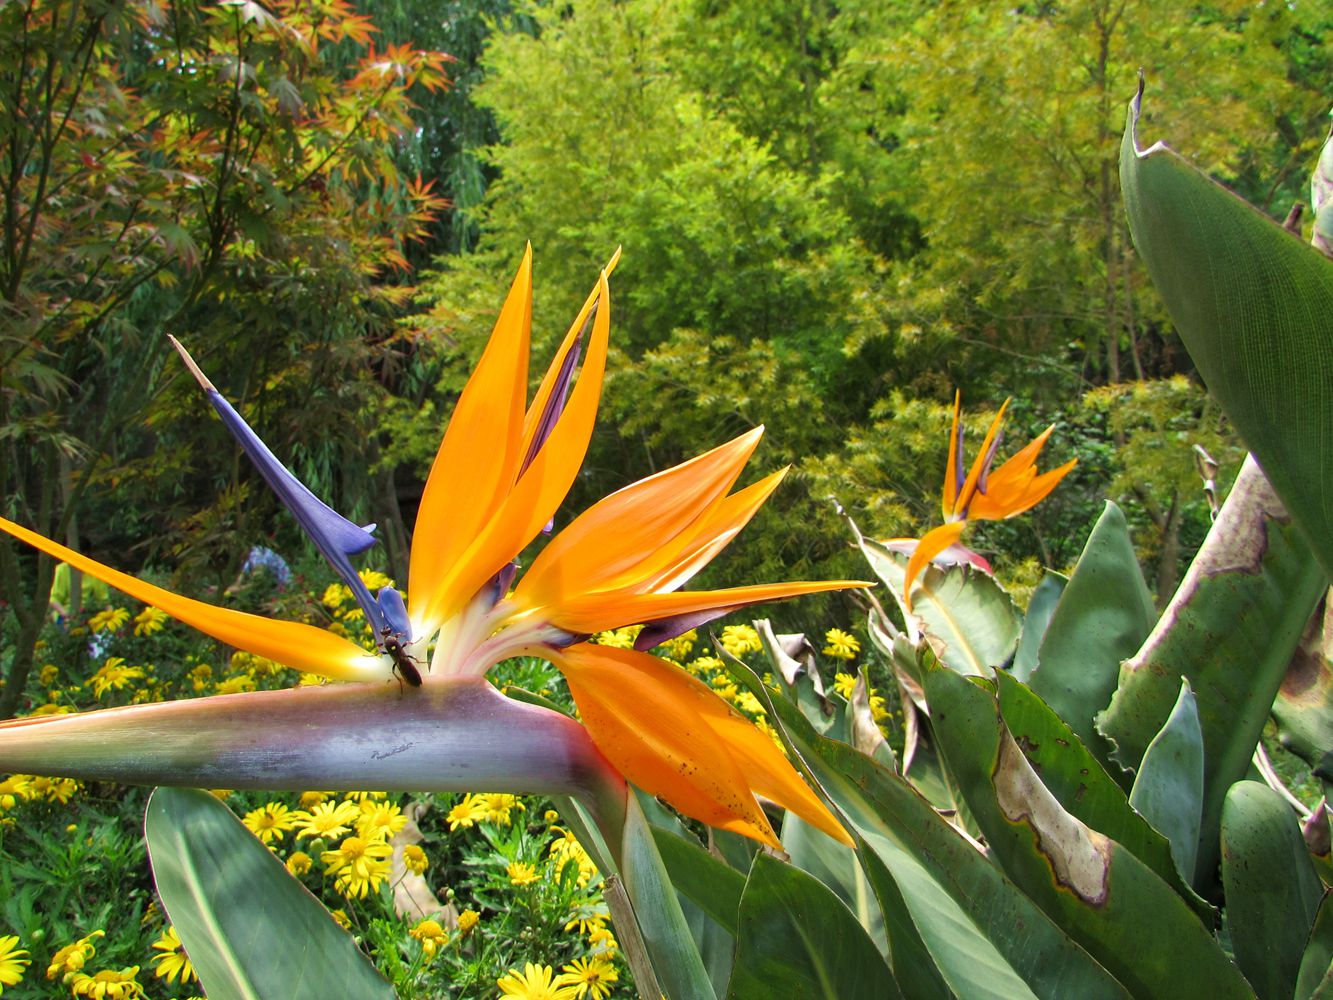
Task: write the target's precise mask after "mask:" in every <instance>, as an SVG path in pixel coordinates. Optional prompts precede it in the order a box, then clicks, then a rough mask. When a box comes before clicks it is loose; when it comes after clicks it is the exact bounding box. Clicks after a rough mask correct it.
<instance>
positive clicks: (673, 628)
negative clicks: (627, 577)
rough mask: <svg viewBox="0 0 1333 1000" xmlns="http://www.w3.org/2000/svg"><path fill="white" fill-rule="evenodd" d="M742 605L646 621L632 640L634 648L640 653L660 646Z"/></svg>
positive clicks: (707, 609)
mask: <svg viewBox="0 0 1333 1000" xmlns="http://www.w3.org/2000/svg"><path fill="white" fill-rule="evenodd" d="M743 607H745V605H744V604H735V605H732V606H731V607H729V608H705V609H704V610H702V611H691V612H689V613H688V614H683V615H673V616H672V617H670V618H659V619H657V620H656V621H652V622H648V623H647V624H646V625H644V627H643V631H642V632H640V633H639V636H638V638H637V639H635V640H634V648H635V649H637V650H638V651H639V652H640V653H646V652H648V650H650V649H652V648H653V647H654V646H660V645H662V643H664V642H669V641H670V640H672V639H674V638H676V636H678V635H684V634H685V633H686V632H688V631H689V630H690V629H692V628H698V627H699V626H700V625H707V624H708V623H709V622H711V621H714V620H716V619H718V618H721V617H722V616H723V615H729V614H731V613H732V612H733V611H738V610H740V609H741V608H743Z"/></svg>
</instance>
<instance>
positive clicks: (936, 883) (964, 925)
mask: <svg viewBox="0 0 1333 1000" xmlns="http://www.w3.org/2000/svg"><path fill="white" fill-rule="evenodd" d="M728 669H729V670H730V671H731V673H732V676H734V677H735V678H736V679H737V681H738V682H739V683H740V684H742V685H743V686H744V687H745V688H746V689H747V690H749V691H750V692H751V693H752V694H754V696H755V697H756V698H758V699H759V700H760V703H761V704H764V705H765V706H766V708H767V709H768V713H769V715H768V717H769V719H770V721H771V722H772V724H773V725H774V726H776V727H777V729H778V731H779V733H780V734H781V735H782V736H783V738H784V740H786V741H787V742H788V745H789V747H790V748H791V750H792V753H793V763H794V764H796V765H797V766H798V767H801V768H802V769H803V770H804V772H805V773H806V775H807V777H808V778H809V779H810V780H811V781H812V783H814V785H815V787H817V788H820V789H822V790H823V791H824V793H825V794H826V795H827V796H828V797H829V798H830V799H831V800H832V802H833V803H834V804H835V805H836V806H837V807H838V809H839V811H840V813H841V815H842V818H843V820H844V823H845V824H847V828H848V829H849V830H850V831H852V832H853V834H854V835H855V836H856V837H857V838H858V839H859V841H860V844H861V847H860V850H861V853H862V854H863V855H865V854H866V853H867V852H869V853H872V854H873V855H874V858H875V860H876V861H877V862H878V863H879V864H880V865H882V866H883V868H884V869H885V870H886V871H887V872H888V873H889V874H890V875H891V877H892V883H893V884H894V885H896V887H897V889H898V891H899V893H900V894H901V900H902V908H903V909H905V910H906V912H907V914H908V915H909V917H910V920H911V922H912V923H913V925H914V926H915V928H916V931H917V933H918V934H919V936H920V940H921V942H922V944H923V946H924V948H925V949H926V951H927V952H929V955H930V958H931V960H932V961H933V962H934V964H935V965H936V967H937V968H938V970H939V974H940V976H941V977H942V979H943V980H944V982H945V983H946V984H947V985H948V987H949V989H951V990H952V991H953V992H954V993H955V994H957V995H958V996H962V997H969V998H973V997H975V998H980V1000H985V998H995V1000H1015V998H1020V997H1031V996H1037V997H1042V998H1056V997H1070V996H1077V997H1080V998H1098V997H1127V996H1128V995H1129V994H1128V992H1127V991H1126V990H1125V989H1124V988H1123V987H1121V986H1120V985H1119V984H1118V983H1116V982H1115V980H1113V979H1112V978H1111V976H1110V975H1109V974H1108V973H1107V972H1106V970H1105V969H1103V968H1102V967H1101V966H1100V965H1099V964H1098V963H1097V962H1095V961H1094V960H1093V959H1092V958H1091V956H1089V955H1088V954H1087V953H1086V952H1085V951H1084V950H1083V949H1082V948H1081V947H1079V946H1078V945H1077V944H1075V943H1074V942H1073V941H1072V940H1071V939H1070V938H1069V937H1068V936H1067V935H1066V934H1065V933H1064V931H1063V930H1061V929H1060V928H1059V927H1058V926H1056V925H1055V924H1054V923H1053V922H1052V921H1051V920H1050V919H1049V918H1048V917H1047V916H1046V915H1045V914H1044V913H1043V912H1042V911H1041V909H1040V908H1039V907H1038V906H1037V905H1036V904H1035V903H1033V901H1032V900H1031V899H1029V898H1028V897H1027V896H1025V895H1024V894H1023V893H1022V892H1020V891H1019V890H1018V889H1017V887H1016V886H1015V885H1014V884H1013V883H1012V882H1010V881H1009V879H1007V878H1006V877H1005V876H1004V874H1003V873H1002V872H1001V871H1000V870H999V869H998V868H997V867H996V866H995V865H993V864H992V863H991V862H990V861H989V860H987V858H986V857H985V856H984V855H983V854H982V853H981V852H980V851H978V850H977V849H976V847H975V846H974V845H973V844H971V843H969V842H968V841H967V840H966V839H965V838H964V837H963V836H962V835H961V834H960V833H959V832H958V831H957V830H955V829H954V828H953V827H951V826H950V825H949V824H948V823H947V822H946V821H945V820H944V819H943V818H942V817H941V816H940V815H939V813H937V812H936V811H935V810H934V809H933V808H932V807H931V805H930V803H929V802H927V801H926V800H925V799H924V798H922V796H921V795H920V794H918V793H917V792H916V790H915V789H913V788H912V787H911V786H910V785H909V784H908V783H907V782H906V781H905V780H904V779H903V778H901V777H900V776H898V775H896V774H894V773H893V772H892V771H890V770H889V769H888V768H886V767H884V766H883V765H881V764H879V763H877V762H875V761H874V760H872V759H870V758H869V757H866V756H865V755H864V754H860V753H857V752H856V751H855V750H853V749H852V748H851V747H849V746H847V744H845V743H840V742H838V741H837V740H830V739H827V738H825V737H822V736H820V735H819V734H818V733H816V732H815V730H814V728H813V727H812V726H811V725H810V723H809V722H808V720H806V718H805V716H804V715H802V714H801V712H800V710H799V709H797V708H796V707H795V706H794V705H793V704H792V702H791V701H790V700H789V699H786V698H780V697H776V696H771V693H770V692H769V691H768V690H766V689H765V688H764V686H763V684H762V683H760V681H759V678H758V677H756V676H755V674H754V672H753V671H751V670H749V669H748V668H746V667H744V666H741V665H737V664H729V667H728ZM868 874H871V875H872V878H874V877H875V869H874V868H873V867H872V868H871V870H870V872H869V873H868ZM874 884H875V885H876V890H877V891H878V892H880V898H881V905H883V904H884V901H885V899H886V895H885V893H884V892H883V888H884V885H885V883H884V881H883V880H882V879H881V878H875V883H874ZM888 912H890V913H895V914H897V913H898V911H897V910H896V909H895V908H894V907H893V906H892V905H890V907H889V910H888ZM1016 927H1022V928H1023V933H1022V934H1015V933H1014V929H1015V928H1016ZM900 982H905V980H900ZM925 995H927V996H928V995H929V994H925Z"/></svg>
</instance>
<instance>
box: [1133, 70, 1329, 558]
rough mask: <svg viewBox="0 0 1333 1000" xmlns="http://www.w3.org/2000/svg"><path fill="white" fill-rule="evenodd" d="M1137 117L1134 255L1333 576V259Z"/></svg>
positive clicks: (1203, 372)
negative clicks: (1157, 139) (1156, 137)
mask: <svg viewBox="0 0 1333 1000" xmlns="http://www.w3.org/2000/svg"><path fill="white" fill-rule="evenodd" d="M1142 96H1143V95H1142V93H1140V94H1139V95H1138V96H1136V97H1135V98H1134V100H1133V101H1132V102H1131V103H1130V106H1129V116H1128V127H1127V128H1126V129H1125V137H1124V142H1123V143H1122V145H1121V151H1120V185H1121V189H1122V190H1123V191H1124V195H1125V208H1126V210H1127V212H1128V215H1129V229H1130V233H1131V234H1132V235H1133V237H1134V245H1135V246H1136V247H1137V248H1138V251H1139V254H1140V255H1141V256H1142V257H1143V260H1144V262H1145V263H1146V264H1147V266H1148V273H1149V274H1150V275H1152V280H1153V284H1154V285H1155V286H1156V287H1157V291H1158V292H1159V293H1160V294H1161V296H1162V299H1163V301H1164V302H1165V303H1166V307H1167V310H1168V311H1169V312H1170V314H1171V320H1172V323H1173V324H1174V325H1175V327H1176V330H1177V331H1178V332H1179V333H1180V338H1181V340H1183V341H1184V343H1185V347H1186V349H1188V351H1189V353H1190V357H1191V358H1192V359H1193V361H1194V363H1195V365H1197V366H1198V369H1199V374H1200V375H1202V376H1203V380H1204V383H1205V384H1206V385H1207V386H1208V390H1209V391H1210V392H1211V393H1212V394H1213V395H1214V396H1215V397H1216V398H1217V400H1218V402H1220V403H1221V404H1222V408H1223V410H1225V411H1226V414H1227V416H1228V417H1230V418H1231V420H1232V422H1233V423H1234V424H1235V425H1236V429H1237V430H1238V431H1239V432H1240V434H1241V437H1243V438H1244V439H1245V443H1246V445H1247V446H1248V447H1249V448H1250V450H1251V451H1252V452H1253V453H1254V456H1255V457H1256V458H1257V459H1258V460H1259V464H1260V465H1262V466H1263V469H1264V471H1265V472H1266V473H1268V477H1269V479H1271V480H1272V482H1273V486H1274V487H1275V488H1276V490H1277V493H1278V495H1279V496H1280V497H1282V501H1283V503H1285V504H1286V506H1287V509H1288V510H1289V511H1291V515H1292V517H1293V518H1294V519H1295V520H1296V523H1297V524H1298V525H1299V526H1300V527H1301V528H1302V529H1303V531H1304V533H1305V539H1306V542H1307V543H1308V544H1309V546H1310V549H1311V551H1312V552H1313V553H1314V555H1315V557H1316V558H1317V559H1318V560H1319V561H1320V562H1321V563H1322V564H1323V567H1324V571H1325V573H1326V574H1328V575H1330V576H1333V462H1330V461H1329V442H1330V441H1333V392H1330V391H1329V386H1333V260H1329V259H1328V258H1327V257H1325V256H1323V255H1322V254H1321V253H1319V252H1318V251H1317V250H1315V249H1314V248H1312V247H1309V246H1306V245H1305V244H1303V243H1302V242H1301V241H1300V240H1299V239H1297V238H1296V237H1294V236H1293V235H1292V234H1290V233H1288V232H1286V231H1285V230H1284V229H1283V228H1282V227H1281V226H1280V225H1278V224H1277V223H1275V222H1273V221H1272V220H1271V219H1268V218H1266V217H1265V216H1264V215H1262V214H1261V213H1260V212H1259V211H1257V210H1256V209H1254V208H1252V207H1251V206H1250V205H1247V204H1246V203H1245V202H1244V201H1242V200H1241V199H1240V198H1237V197H1236V196H1235V195H1233V194H1231V193H1230V192H1228V191H1226V190H1225V189H1224V188H1222V187H1221V186H1220V185H1218V184H1215V183H1214V182H1213V181H1211V180H1210V179H1209V178H1208V177H1206V176H1205V175H1204V174H1202V173H1200V172H1199V171H1198V170H1197V169H1196V168H1195V167H1193V166H1191V165H1190V164H1189V163H1187V162H1186V161H1185V160H1184V159H1182V158H1181V157H1180V156H1178V155H1176V154H1175V153H1174V152H1172V151H1171V150H1170V149H1169V148H1167V147H1166V146H1164V145H1163V144H1162V143H1156V144H1155V145H1153V146H1152V147H1151V148H1149V149H1147V150H1142V151H1140V148H1139V144H1138V140H1137V137H1136V135H1135V129H1136V126H1137V123H1138V118H1139V107H1140V102H1141V99H1142Z"/></svg>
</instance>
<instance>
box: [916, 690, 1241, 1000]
mask: <svg viewBox="0 0 1333 1000" xmlns="http://www.w3.org/2000/svg"><path fill="white" fill-rule="evenodd" d="M984 683H985V682H980V683H978V682H974V681H972V680H968V679H966V678H962V677H959V676H958V675H957V674H955V673H953V672H952V671H950V670H940V669H936V670H932V671H931V672H930V673H929V674H928V675H927V677H926V697H927V698H929V699H930V703H931V706H932V708H933V711H932V714H931V720H932V722H933V724H934V727H935V733H936V735H937V736H938V737H939V740H940V746H941V751H942V753H943V755H944V758H945V762H946V763H947V765H948V767H949V770H950V771H952V772H953V774H954V775H955V776H956V778H957V779H958V783H959V785H960V787H961V788H962V790H963V795H964V797H965V798H966V799H967V802H968V804H969V805H970V806H971V807H972V814H973V815H974V816H975V817H976V819H977V822H978V823H979V824H980V825H981V829H982V831H983V832H984V833H985V835H986V842H987V844H988V845H989V847H990V850H991V852H992V853H993V856H994V857H995V858H996V860H997V861H998V862H999V863H1000V865H1001V866H1002V867H1003V868H1004V871H1005V873H1006V874H1008V875H1009V876H1010V877H1011V878H1012V879H1013V880H1014V882H1015V883H1016V884H1017V885H1018V886H1019V888H1021V889H1022V890H1023V891H1024V892H1026V893H1027V894H1028V895H1029V896H1030V897H1031V898H1032V899H1033V900H1035V901H1036V902H1037V903H1038V905H1040V906H1041V907H1042V909H1044V910H1045V911H1046V913H1047V914H1048V915H1049V916H1050V917H1051V918H1052V919H1053V920H1054V921H1055V922H1056V923H1057V924H1058V925H1059V926H1060V927H1061V928H1062V929H1063V930H1064V931H1065V932H1066V933H1068V934H1069V935H1070V936H1071V937H1072V938H1073V939H1074V940H1075V941H1077V942H1078V943H1079V944H1080V945H1081V946H1082V947H1083V948H1085V949H1086V950H1087V951H1088V953H1089V954H1090V955H1092V957H1093V958H1095V959H1096V960H1097V961H1099V962H1100V963H1101V964H1102V966H1103V967H1105V969H1106V970H1107V971H1108V972H1110V973H1111V974H1112V975H1114V976H1115V977H1116V979H1117V980H1118V981H1119V982H1120V983H1121V984H1123V985H1124V987H1125V988H1126V989H1128V990H1129V991H1131V992H1132V993H1133V994H1134V995H1135V996H1208V997H1236V998H1238V1000H1240V998H1244V997H1248V996H1249V995H1250V990H1249V987H1248V985H1247V984H1246V982H1245V979H1244V977H1243V976H1241V974H1240V972H1239V971H1237V969H1236V967H1235V966H1234V965H1232V964H1231V962H1230V960H1229V959H1228V958H1227V957H1226V955H1225V954H1224V953H1223V951H1222V949H1221V947H1220V946H1219V945H1218V943H1217V941H1216V940H1215V939H1214V938H1213V935H1212V933H1211V931H1210V930H1209V929H1207V928H1205V927H1204V926H1203V925H1202V924H1201V923H1200V922H1199V920H1198V918H1197V917H1196V916H1195V914H1194V913H1193V911H1192V910H1190V908H1189V907H1188V906H1187V905H1186V904H1185V902H1184V900H1182V899H1181V898H1180V896H1178V895H1177V894H1176V893H1175V892H1174V891H1173V890H1172V889H1171V888H1170V886H1168V885H1167V884H1166V883H1165V882H1164V881H1162V879H1160V878H1158V876H1157V875H1156V873H1154V872H1153V871H1152V870H1151V869H1150V868H1148V867H1147V866H1146V865H1144V864H1143V862H1141V861H1139V859H1138V858H1136V857H1135V856H1134V855H1133V853H1132V852H1130V851H1129V850H1127V849H1126V848H1125V847H1124V846H1122V845H1121V844H1119V843H1117V842H1116V841H1114V840H1111V839H1110V838H1109V837H1106V836H1105V835H1103V834H1100V833H1098V832H1097V831H1095V830H1093V829H1091V828H1090V827H1088V826H1087V825H1086V824H1084V823H1082V822H1080V821H1079V820H1078V819H1076V818H1075V817H1074V816H1072V815H1070V814H1069V813H1068V812H1067V811H1066V810H1065V809H1064V808H1062V807H1061V805H1060V803H1059V802H1058V801H1056V799H1055V797H1054V796H1053V795H1052V794H1051V793H1050V791H1049V790H1048V789H1047V788H1046V786H1045V785H1044V784H1042V782H1041V779H1040V778H1039V777H1038V776H1037V772H1036V771H1035V770H1033V768H1032V765H1031V764H1029V763H1028V761H1027V759H1026V758H1025V757H1024V756H1023V752H1022V751H1021V750H1020V749H1019V747H1018V744H1017V743H1016V742H1015V741H1014V739H1013V737H1012V736H1011V735H1010V733H1009V730H1008V729H1007V728H1005V725H1004V722H1003V720H1002V718H1001V715H1000V710H999V705H998V703H997V701H996V698H995V696H994V694H993V693H992V691H991V690H987V689H986V688H987V687H989V685H986V686H983V685H984ZM1071 995H1073V994H1072V993H1071Z"/></svg>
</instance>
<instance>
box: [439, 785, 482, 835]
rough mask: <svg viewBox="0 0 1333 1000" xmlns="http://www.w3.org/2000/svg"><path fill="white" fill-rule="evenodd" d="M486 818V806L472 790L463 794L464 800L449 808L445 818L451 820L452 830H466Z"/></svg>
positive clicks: (450, 827)
mask: <svg viewBox="0 0 1333 1000" xmlns="http://www.w3.org/2000/svg"><path fill="white" fill-rule="evenodd" d="M485 818H486V807H485V806H484V805H483V804H482V802H481V800H480V799H478V798H477V797H476V796H475V795H472V794H471V793H470V792H469V793H468V794H467V795H464V796H463V801H461V802H459V803H458V804H457V805H455V806H454V807H453V808H452V809H450V810H449V812H448V814H447V815H446V816H445V819H446V820H447V821H448V822H449V829H450V830H466V829H467V828H468V827H470V826H473V825H474V824H476V823H480V822H481V821H482V820H483V819H485Z"/></svg>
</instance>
